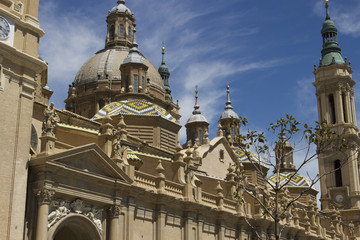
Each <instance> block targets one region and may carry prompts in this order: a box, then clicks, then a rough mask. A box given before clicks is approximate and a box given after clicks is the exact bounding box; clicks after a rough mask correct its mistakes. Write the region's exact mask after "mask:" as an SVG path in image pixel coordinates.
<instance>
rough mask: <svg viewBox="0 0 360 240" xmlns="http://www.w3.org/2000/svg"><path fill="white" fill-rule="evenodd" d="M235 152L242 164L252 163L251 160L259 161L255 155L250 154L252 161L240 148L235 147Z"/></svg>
mask: <svg viewBox="0 0 360 240" xmlns="http://www.w3.org/2000/svg"><path fill="white" fill-rule="evenodd" d="M233 150H234V153H235V154H236V156H237V157H238V160H239V161H240V162H250V159H251V161H258V159H257V157H256V156H255V155H254V154H253V153H250V159H249V158H248V156H247V155H246V154H245V152H244V151H243V150H241V149H240V148H238V147H234V148H233Z"/></svg>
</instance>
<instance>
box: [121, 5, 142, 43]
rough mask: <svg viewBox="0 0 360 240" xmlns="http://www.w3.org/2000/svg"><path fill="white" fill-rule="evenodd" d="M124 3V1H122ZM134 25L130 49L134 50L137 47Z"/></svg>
mask: <svg viewBox="0 0 360 240" xmlns="http://www.w3.org/2000/svg"><path fill="white" fill-rule="evenodd" d="M124 2H125V1H124ZM135 27H136V24H135V23H134V30H133V42H132V47H133V48H136V49H137V47H138V46H139V45H138V44H137V42H136V28H135Z"/></svg>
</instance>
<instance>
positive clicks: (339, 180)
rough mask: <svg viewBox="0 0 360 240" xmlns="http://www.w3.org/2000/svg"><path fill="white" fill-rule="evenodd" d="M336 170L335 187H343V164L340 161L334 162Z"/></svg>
mask: <svg viewBox="0 0 360 240" xmlns="http://www.w3.org/2000/svg"><path fill="white" fill-rule="evenodd" d="M334 170H335V186H336V187H342V176H341V163H340V160H336V161H335V162H334Z"/></svg>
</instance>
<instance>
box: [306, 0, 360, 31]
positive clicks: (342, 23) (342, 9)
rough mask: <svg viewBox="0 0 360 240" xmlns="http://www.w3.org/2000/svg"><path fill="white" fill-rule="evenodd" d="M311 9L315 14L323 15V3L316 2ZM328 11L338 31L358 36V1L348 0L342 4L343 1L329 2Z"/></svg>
mask: <svg viewBox="0 0 360 240" xmlns="http://www.w3.org/2000/svg"><path fill="white" fill-rule="evenodd" d="M349 6H351V7H349ZM313 11H314V13H315V14H317V15H320V16H324V17H325V9H324V3H323V2H320V1H319V2H317V3H316V4H315V5H314V9H313ZM329 13H330V17H331V19H333V20H334V22H335V25H336V27H337V28H338V30H339V32H341V33H343V34H349V35H353V36H356V37H358V36H360V3H359V2H358V1H349V2H348V3H347V4H344V3H343V1H334V2H331V4H330V6H329Z"/></svg>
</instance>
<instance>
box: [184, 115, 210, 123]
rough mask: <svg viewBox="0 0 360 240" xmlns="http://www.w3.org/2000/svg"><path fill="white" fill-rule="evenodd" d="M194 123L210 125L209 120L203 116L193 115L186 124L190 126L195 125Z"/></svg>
mask: <svg viewBox="0 0 360 240" xmlns="http://www.w3.org/2000/svg"><path fill="white" fill-rule="evenodd" d="M194 122H204V123H209V122H208V120H206V118H205V117H204V116H203V115H201V114H194V115H192V116H191V117H190V118H189V119H188V121H187V122H186V124H189V123H194Z"/></svg>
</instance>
